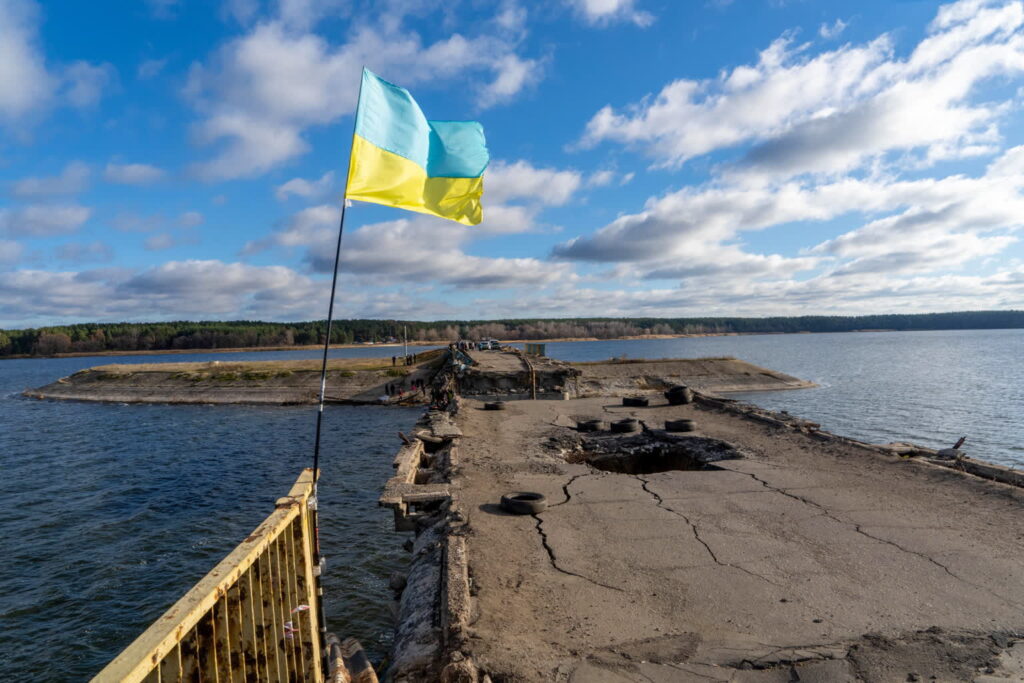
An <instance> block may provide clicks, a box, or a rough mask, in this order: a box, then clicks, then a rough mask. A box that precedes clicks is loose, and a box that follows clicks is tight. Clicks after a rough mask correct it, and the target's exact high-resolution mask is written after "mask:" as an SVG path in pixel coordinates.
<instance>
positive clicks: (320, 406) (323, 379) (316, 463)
mask: <svg viewBox="0 0 1024 683" xmlns="http://www.w3.org/2000/svg"><path fill="white" fill-rule="evenodd" d="M362 96H363V76H362V71H360V74H359V95H358V96H357V97H356V112H357V113H358V111H359V100H360V99H361V98H362ZM355 134H356V125H355V115H353V122H352V139H353V141H354V140H355ZM348 165H349V169H351V167H352V148H351V146H350V147H349V152H348ZM346 173H347V171H346ZM347 206H348V176H347V175H346V176H345V192H344V194H342V196H341V218H340V219H339V221H338V244H337V246H336V247H335V249H334V275H333V276H332V277H331V302H330V304H329V305H328V307H327V335H326V337H325V338H324V357H323V362H322V363H321V365H320V400H319V401H318V403H317V412H316V439H315V440H314V442H313V497H312V505H311V509H310V514H311V515H312V517H313V520H312V521H313V540H314V543H313V564H314V566H315V567H316V568H317V570H318V572H319V577H320V579H321V580H319V581H317V596H316V600H317V614H319V615H320V649H321V651H322V653H323V662H322V663H321V666H323V668H324V671H325V672H327V671H328V668H329V667H328V666H327V660H328V654H329V652H330V649H329V648H328V647H327V615H325V614H324V590H323V582H322V578H323V570H324V564H325V563H324V557H323V555H321V554H320V518H319V514H318V510H319V505H320V501H319V498H318V495H317V493H318V488H317V482H318V480H319V479H320V433H321V428H322V426H323V420H324V398H325V395H326V393H327V351H328V350H329V349H330V348H331V327H332V326H333V324H334V295H335V292H336V291H337V288H338V264H339V263H340V262H341V237H342V234H344V232H345V209H346V208H347Z"/></svg>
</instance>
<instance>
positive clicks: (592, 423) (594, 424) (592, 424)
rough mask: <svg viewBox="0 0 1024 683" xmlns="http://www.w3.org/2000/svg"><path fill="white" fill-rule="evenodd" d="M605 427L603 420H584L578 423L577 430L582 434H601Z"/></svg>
mask: <svg viewBox="0 0 1024 683" xmlns="http://www.w3.org/2000/svg"><path fill="white" fill-rule="evenodd" d="M603 427H604V422H603V421H602V420H583V421H581V422H577V423H576V429H577V430H578V431H581V432H599V431H601V429H602V428H603Z"/></svg>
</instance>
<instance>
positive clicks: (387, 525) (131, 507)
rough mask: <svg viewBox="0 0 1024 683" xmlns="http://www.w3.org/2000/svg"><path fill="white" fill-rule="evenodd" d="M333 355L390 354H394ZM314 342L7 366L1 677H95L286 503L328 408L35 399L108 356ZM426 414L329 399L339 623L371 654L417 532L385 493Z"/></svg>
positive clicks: (331, 555) (330, 519) (386, 625)
mask: <svg viewBox="0 0 1024 683" xmlns="http://www.w3.org/2000/svg"><path fill="white" fill-rule="evenodd" d="M332 353H333V355H380V356H390V355H391V354H393V353H394V349H387V348H382V349H348V350H345V351H338V352H332ZM315 356H316V353H315V352H312V353H310V352H268V353H247V354H205V355H204V354H195V355H193V354H189V355H175V356H166V357H160V358H159V359H158V358H154V357H152V356H125V357H116V358H113V357H104V358H66V359H48V360H11V361H0V473H2V476H0V501H2V502H0V558H3V565H2V569H0V634H3V638H0V679H2V680H5V681H6V680H19V681H20V680H33V681H80V680H83V679H88V678H90V677H91V676H92V675H93V674H95V673H96V672H97V671H98V670H99V669H101V668H102V667H103V666H104V665H105V664H106V663H107V662H108V661H109V660H110V659H111V658H112V657H113V656H114V655H116V654H117V653H118V652H119V651H120V650H121V649H123V648H124V647H125V646H126V645H127V644H128V643H130V642H131V641H132V640H133V639H134V638H135V637H136V636H137V635H138V634H139V633H141V632H142V631H143V630H144V629H145V628H146V627H147V626H148V625H149V624H150V623H151V622H152V621H154V620H155V619H156V618H157V617H159V616H160V615H161V614H162V613H163V612H164V610H166V609H167V607H169V606H170V605H171V604H172V603H173V602H174V601H175V600H177V599H178V598H179V597H181V595H182V594H183V593H184V592H185V591H187V590H188V589H189V588H191V587H192V585H194V584H195V582H196V581H197V580H199V579H200V578H202V576H203V575H204V574H206V572H207V571H209V570H210V569H212V568H213V566H214V565H215V564H216V563H217V562H219V561H220V560H221V559H222V558H223V557H224V556H225V555H226V554H227V553H228V552H229V551H230V550H231V549H232V548H234V546H235V545H237V544H238V543H239V542H240V541H241V540H242V539H243V538H245V536H247V535H248V534H249V533H250V532H251V531H252V529H254V528H255V527H256V526H257V525H258V524H259V523H260V522H261V521H262V520H263V519H264V518H265V517H266V516H267V515H269V514H270V512H271V511H272V510H273V506H274V500H275V499H276V498H278V497H280V496H281V495H284V494H285V493H286V492H287V491H288V489H289V487H290V486H291V484H292V482H293V481H294V480H295V478H296V477H297V476H298V474H299V472H300V471H301V469H302V468H303V467H308V466H310V465H311V458H312V445H313V427H314V420H315V412H314V411H315V409H314V408H313V407H311V406H305V407H278V406H268V407H256V406H215V407H214V406H182V405H121V404H98V403H76V402H59V401H37V400H32V399H24V398H21V397H19V396H18V393H19V392H20V391H21V390H23V389H24V388H26V387H33V386H39V385H42V384H45V383H48V382H51V381H53V380H54V379H56V378H58V377H62V376H66V375H68V374H70V373H73V372H76V371H77V370H80V369H83V368H86V367H90V366H93V365H97V364H100V363H114V362H117V363H144V362H153V361H154V360H171V361H188V360H234V359H236V358H239V359H241V358H245V359H251V360H255V359H257V358H259V359H268V360H269V359H273V358H300V357H315ZM420 414H421V410H419V409H414V408H407V409H403V408H376V407H368V408H357V407H346V406H328V408H327V410H326V412H325V420H324V435H323V444H324V447H323V452H322V456H321V457H322V471H323V476H322V479H321V485H320V492H321V496H320V497H321V510H322V513H321V527H322V535H323V537H322V547H323V548H324V553H325V555H327V561H328V566H327V574H326V576H325V594H326V608H325V609H326V613H327V615H328V625H329V627H330V629H331V630H332V631H334V632H336V633H338V634H345V635H352V636H355V637H357V638H359V639H360V640H361V641H362V643H363V645H364V646H365V647H366V648H367V650H368V651H369V652H370V654H371V656H372V657H374V658H375V659H378V658H380V657H383V656H384V655H385V654H386V652H387V649H388V647H389V644H390V638H391V629H392V618H391V615H390V611H389V602H390V600H391V592H390V590H389V589H388V587H387V579H388V576H389V575H390V573H391V572H392V571H394V570H395V569H400V568H403V567H404V566H405V564H406V562H407V557H408V556H407V554H406V553H405V552H404V551H402V550H401V547H400V546H401V543H402V541H403V538H402V536H401V535H399V534H396V533H394V531H393V526H392V524H393V522H392V516H391V513H390V511H388V510H384V509H381V508H378V507H377V495H378V492H379V490H380V488H381V486H382V484H383V483H384V481H385V480H386V479H387V478H388V477H389V476H391V473H392V467H391V461H392V459H393V458H394V454H395V451H396V450H397V449H398V447H399V445H400V443H401V442H400V441H399V439H398V436H397V431H398V430H405V431H407V430H409V428H410V427H411V426H412V425H413V423H414V422H415V421H416V419H417V418H418V417H419V415H420Z"/></svg>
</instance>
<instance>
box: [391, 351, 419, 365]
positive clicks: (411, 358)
mask: <svg viewBox="0 0 1024 683" xmlns="http://www.w3.org/2000/svg"><path fill="white" fill-rule="evenodd" d="M398 361H402V364H403V365H415V364H416V354H415V353H412V354H409V355H406V356H391V364H392V365H398Z"/></svg>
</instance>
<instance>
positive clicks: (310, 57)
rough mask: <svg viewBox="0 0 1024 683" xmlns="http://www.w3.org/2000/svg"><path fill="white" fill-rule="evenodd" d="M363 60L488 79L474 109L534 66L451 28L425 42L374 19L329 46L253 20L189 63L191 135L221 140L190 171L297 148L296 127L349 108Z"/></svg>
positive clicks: (411, 71) (399, 71) (497, 41)
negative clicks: (200, 60)
mask: <svg viewBox="0 0 1024 683" xmlns="http://www.w3.org/2000/svg"><path fill="white" fill-rule="evenodd" d="M364 64H365V65H367V66H369V67H370V68H371V69H373V70H374V71H375V72H377V73H379V74H381V75H382V76H383V77H385V78H387V77H391V78H394V79H396V80H400V81H401V83H402V85H404V86H415V85H417V84H421V83H429V84H441V83H443V82H444V81H446V80H449V79H453V78H458V79H460V82H462V83H466V82H467V78H470V77H471V76H472V75H473V74H484V75H490V77H491V78H490V80H489V81H486V82H484V83H483V84H482V85H481V86H480V87H479V88H478V103H479V104H480V105H481V106H491V105H493V104H496V103H498V102H500V101H504V100H507V99H508V98H510V97H512V96H514V95H515V94H517V93H518V92H519V91H520V90H521V89H523V88H525V87H527V86H528V85H529V84H530V83H531V82H532V81H534V80H536V78H537V77H538V76H537V75H538V71H539V62H536V61H535V60H524V59H522V58H519V57H518V56H516V55H515V53H514V44H512V43H509V42H507V41H506V40H505V39H502V38H498V37H494V36H487V35H483V36H479V37H474V38H467V37H464V36H462V35H460V34H458V33H456V34H452V35H450V36H448V37H447V38H445V39H443V40H439V41H437V42H435V43H432V44H430V45H424V44H423V43H422V41H421V40H420V38H419V36H418V35H417V34H416V33H414V32H412V31H409V30H406V29H402V28H400V27H397V26H389V25H387V24H382V25H379V26H372V27H371V26H363V27H361V28H357V29H356V30H355V31H354V33H353V34H352V35H351V36H349V38H348V40H347V42H345V43H343V44H341V45H333V44H331V43H329V42H328V41H327V40H325V39H324V38H323V37H321V36H319V35H317V34H314V33H307V32H302V31H298V30H296V29H295V28H294V27H291V26H289V25H287V24H286V23H284V22H282V21H280V20H278V21H269V22H263V23H259V24H257V25H256V26H255V27H254V28H253V29H252V30H251V31H250V32H249V33H247V34H246V35H244V36H242V37H240V38H238V39H235V40H232V41H230V42H229V43H227V44H225V45H224V46H223V47H222V48H221V49H220V50H218V51H217V53H216V54H215V55H214V56H213V57H212V59H211V60H209V61H208V63H207V64H206V65H200V64H195V65H193V67H192V70H191V74H190V78H189V84H188V87H187V88H186V94H187V95H188V96H189V97H190V99H191V100H192V102H193V103H194V105H195V106H196V108H197V109H198V110H199V111H200V112H201V113H202V114H203V116H204V119H203V120H202V121H201V122H200V123H199V124H197V126H196V127H195V131H194V134H195V138H196V140H197V141H199V142H201V143H204V144H215V143H216V144H220V145H222V146H221V149H220V150H219V152H218V154H217V156H216V157H215V158H214V159H212V160H210V161H208V162H204V163H201V164H199V165H198V166H196V168H195V170H196V172H197V173H198V174H199V175H200V176H201V177H203V178H204V179H207V180H224V179H228V178H236V177H243V176H256V175H259V174H261V173H264V172H265V171H267V170H268V169H270V168H273V167H274V166H277V165H278V164H280V163H282V162H284V161H287V160H289V159H292V158H294V157H296V156H299V155H301V154H303V153H305V152H306V151H307V150H308V149H309V146H308V143H307V142H306V141H305V140H304V139H303V136H302V134H303V132H304V130H305V129H307V128H309V127H312V126H319V125H325V124H329V123H333V122H334V121H336V120H337V119H339V118H340V117H342V116H344V115H346V114H350V113H351V112H352V111H353V109H354V108H355V104H356V97H357V94H358V88H359V74H360V69H361V67H362V66H363V65H364ZM470 82H473V81H470ZM444 115H445V112H438V113H437V114H435V116H437V117H438V118H441V117H442V116H444Z"/></svg>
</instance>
